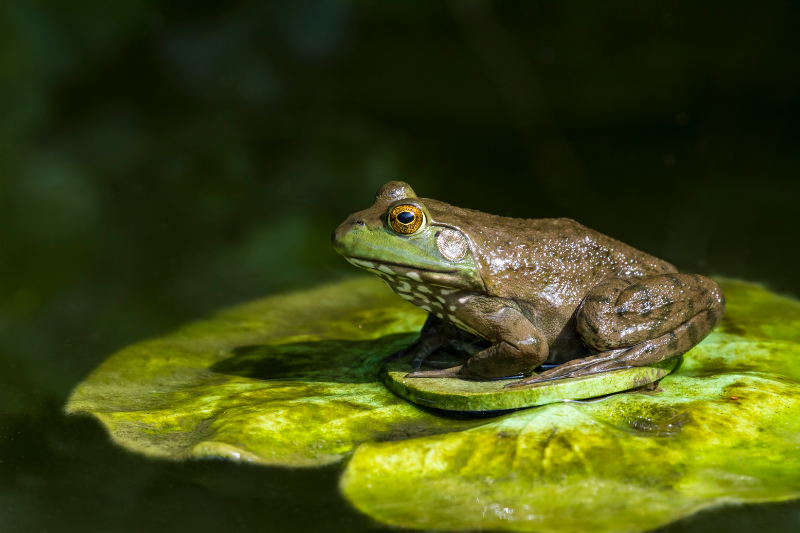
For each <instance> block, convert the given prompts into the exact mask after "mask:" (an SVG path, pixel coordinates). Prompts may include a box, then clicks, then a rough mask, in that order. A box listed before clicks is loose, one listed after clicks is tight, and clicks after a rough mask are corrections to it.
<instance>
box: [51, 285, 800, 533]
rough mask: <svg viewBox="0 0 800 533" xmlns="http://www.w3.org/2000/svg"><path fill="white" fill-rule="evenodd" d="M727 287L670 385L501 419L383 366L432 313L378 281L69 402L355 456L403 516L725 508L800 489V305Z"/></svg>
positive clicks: (371, 497) (84, 408) (88, 384)
mask: <svg viewBox="0 0 800 533" xmlns="http://www.w3.org/2000/svg"><path fill="white" fill-rule="evenodd" d="M721 283H722V284H723V289H724V290H725V294H726V297H727V300H728V312H727V314H726V316H725V318H724V320H723V323H722V325H721V327H720V328H719V329H718V330H717V331H715V332H714V333H713V334H712V335H710V336H709V337H708V338H707V339H706V340H704V341H703V342H702V343H701V344H700V345H699V346H697V347H696V348H695V349H693V350H692V351H691V352H689V353H688V354H686V355H685V357H684V361H683V363H682V365H681V366H680V368H679V369H677V370H676V371H674V372H673V373H672V374H670V375H668V376H666V377H664V378H663V379H661V381H660V382H659V386H660V389H656V390H639V391H635V392H631V393H621V394H615V395H611V396H607V397H603V398H598V399H594V400H585V401H569V402H559V403H554V404H548V405H543V406H540V407H534V408H530V409H526V410H521V411H515V412H511V413H506V414H504V415H502V416H498V417H495V418H480V419H468V420H463V419H451V418H446V417H443V416H440V415H437V414H435V413H434V412H431V411H429V410H424V409H421V408H419V407H417V406H415V405H413V404H411V403H408V402H406V401H404V400H402V399H401V398H399V397H398V396H396V395H395V394H393V393H392V392H390V391H389V390H388V389H387V388H386V387H385V386H384V385H383V384H382V383H381V382H380V380H379V369H380V365H381V362H382V361H383V360H384V359H385V356H386V355H388V354H390V353H392V352H394V351H395V350H397V349H399V348H401V347H403V346H406V345H407V344H408V343H410V342H411V341H412V340H413V339H414V338H415V337H416V334H417V331H418V330H419V328H420V327H421V326H422V323H423V321H424V318H425V313H423V312H422V311H420V310H419V309H417V308H415V307H413V306H412V305H410V304H408V303H406V302H405V301H403V300H402V299H400V298H397V297H396V295H394V294H393V293H391V292H390V291H389V290H388V289H386V288H385V287H384V286H383V285H382V284H381V283H380V281H379V280H377V279H372V278H370V279H361V280H356V281H351V282H347V283H342V284H338V285H332V286H328V287H323V288H320V289H315V290H312V291H305V292H300V293H296V294H290V295H286V296H278V297H272V298H267V299H264V300H261V301H257V302H253V303H251V304H247V305H243V306H240V307H237V308H234V309H231V310H227V311H224V312H222V313H220V314H219V315H217V316H216V317H214V318H212V319H211V320H208V321H205V322H200V323H196V324H191V325H188V326H186V327H184V328H182V329H181V330H179V331H177V332H176V333H174V334H172V335H168V336H165V337H162V338H159V339H154V340H151V341H147V342H143V343H140V344H137V345H134V346H131V347H129V348H126V349H124V350H122V351H120V352H119V353H117V354H115V355H113V356H112V357H110V358H109V359H108V360H107V361H105V362H104V363H103V364H102V365H101V366H100V367H99V368H97V370H95V371H94V372H93V373H92V374H91V375H90V376H89V377H88V378H87V379H86V380H85V381H84V382H83V383H81V384H80V385H78V387H76V389H75V390H74V391H73V394H72V396H71V398H70V400H69V403H68V405H67V411H68V412H71V413H86V414H91V415H93V416H95V417H96V418H97V419H99V420H100V421H101V423H102V424H103V425H104V426H105V427H106V428H107V429H108V431H109V433H110V435H111V437H112V438H113V439H114V440H115V441H116V442H118V443H119V444H121V445H122V446H124V447H126V448H128V449H131V450H135V451H138V452H141V453H144V454H147V455H151V456H157V457H164V458H170V459H184V458H190V457H224V458H228V459H230V460H234V461H252V462H257V463H262V464H271V465H285V466H314V465H323V464H328V463H332V462H335V461H339V460H341V459H342V458H345V457H351V458H350V461H349V462H348V463H347V466H346V470H345V472H344V475H343V477H342V482H341V487H342V490H343V493H344V494H345V496H346V497H347V498H348V499H349V500H350V501H351V502H352V503H353V504H354V505H355V506H356V507H357V508H358V509H360V510H362V511H363V512H365V513H367V514H368V515H370V516H372V517H374V518H375V519H377V520H379V521H381V522H385V523H388V524H395V525H401V526H408V527H414V528H421V529H431V528H436V529H459V530H463V529H471V530H475V529H495V530H509V531H539V532H548V531H552V532H571V531H585V530H592V531H598V532H605V531H630V532H633V531H644V530H648V529H652V528H654V527H657V526H659V525H661V524H665V523H667V522H670V521H673V520H675V519H677V518H680V517H683V516H686V515H687V514H690V513H692V512H694V511H697V510H699V509H702V508H705V507H708V506H712V505H718V504H722V503H731V502H758V501H776V500H783V499H788V498H794V497H798V496H800V304H798V302H796V301H794V300H790V299H787V298H781V297H779V296H776V295H774V294H771V293H769V292H768V291H766V290H764V289H762V288H760V287H758V286H755V285H750V284H746V283H740V282H733V281H725V280H722V281H721ZM564 383H566V382H564ZM353 452H355V453H353Z"/></svg>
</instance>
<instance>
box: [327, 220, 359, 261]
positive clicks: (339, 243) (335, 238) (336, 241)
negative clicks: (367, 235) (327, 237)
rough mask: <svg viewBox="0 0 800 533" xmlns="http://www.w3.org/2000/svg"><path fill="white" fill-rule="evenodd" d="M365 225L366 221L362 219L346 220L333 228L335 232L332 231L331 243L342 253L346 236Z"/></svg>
mask: <svg viewBox="0 0 800 533" xmlns="http://www.w3.org/2000/svg"><path fill="white" fill-rule="evenodd" d="M364 226H366V223H365V222H364V221H363V220H362V219H358V220H355V221H352V222H351V221H350V220H346V221H345V222H343V223H341V224H339V227H338V228H336V229H335V230H333V233H331V244H332V245H333V247H334V248H336V250H337V251H339V252H340V253H341V251H342V247H343V246H344V241H345V238H346V236H347V235H348V234H349V233H350V232H351V231H353V230H356V229H360V228H363V227H364Z"/></svg>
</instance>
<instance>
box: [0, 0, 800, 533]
mask: <svg viewBox="0 0 800 533" xmlns="http://www.w3.org/2000/svg"><path fill="white" fill-rule="evenodd" d="M798 22H800V5H798V4H796V3H794V2H777V1H762V2H755V1H748V2H739V3H727V2H716V1H710V2H703V3H702V4H699V3H697V2H690V1H684V2H676V1H654V2H647V3H644V4H642V3H636V2H621V1H613V2H602V3H597V2H590V1H588V0H585V1H582V2H578V1H575V2H533V1H523V2H494V3H479V2H471V1H464V2H453V3H440V2H404V3H379V2H359V3H351V2H334V1H329V2H282V3H272V2H227V3H217V4H213V3H209V2H176V1H172V2H159V1H155V0H149V1H144V0H126V1H119V2H101V1H99V0H92V1H89V0H81V1H73V2H68V3H57V2H47V1H29V0H6V1H4V2H2V3H0V286H1V287H2V290H0V530H2V531H54V532H57V531H162V530H163V531H167V530H169V531H181V530H187V531H188V530H191V531H221V530H225V531H263V530H268V531H278V530H281V531H289V530H301V531H306V530H320V531H331V530H368V529H371V528H376V529H377V528H380V526H379V525H378V524H375V523H373V522H371V521H370V520H369V519H368V518H366V517H363V516H361V515H359V514H358V513H356V512H355V511H354V510H352V509H351V508H350V507H349V506H348V505H347V504H346V503H345V502H344V501H343V499H342V498H341V496H339V494H338V492H337V490H336V483H337V480H338V476H339V472H340V467H330V468H324V469H312V470H291V471H290V470H282V469H270V468H254V467H247V466H239V465H232V464H228V463H223V462H213V461H205V462H190V463H184V464H173V463H166V462H159V461H151V460H146V459H143V458H141V457H139V456H135V455H131V454H128V453H126V452H124V451H122V450H120V449H118V448H116V447H114V446H113V445H111V444H110V443H109V441H108V439H107V438H106V436H105V435H104V433H103V431H102V430H101V429H100V428H99V427H98V425H97V424H95V423H94V422H92V421H91V420H88V419H76V418H65V417H63V416H61V415H60V409H61V407H62V406H63V403H64V400H65V398H66V395H67V394H68V392H69V391H70V389H71V388H72V387H73V386H74V385H75V384H76V383H77V382H78V381H80V379H82V377H83V376H85V375H86V374H87V373H88V372H89V371H91V369H93V368H94V367H95V366H97V365H98V364H99V363H100V362H101V361H102V360H103V359H104V358H105V357H106V356H107V355H108V354H110V353H112V352H114V351H115V350H117V349H119V348H121V347H123V346H125V345H127V344H129V343H132V342H136V341H138V340H141V339H144V338H147V337H151V336H155V335H159V334H163V333H165V332H168V331H170V330H172V329H173V328H175V327H177V326H178V325H179V324H181V323H183V322H185V321H187V320H192V319H196V318H199V317H202V316H204V315H206V314H207V313H209V312H211V311H212V310H214V309H217V308H219V307H222V306H226V305H230V304H234V303H237V302H241V301H246V300H248V299H253V298H257V297H260V296H263V295H266V294H270V293H275V292H281V291H288V290H293V289H297V288H302V287H307V286H312V285H315V284H317V283H321V282H326V281H332V280H337V279H341V278H342V277H344V276H347V275H349V274H352V273H353V268H352V267H351V266H350V265H348V264H346V263H345V262H344V261H343V260H341V258H340V257H338V256H337V255H336V254H335V253H334V252H333V250H332V249H331V248H330V246H329V244H328V236H329V234H330V231H331V230H332V229H333V228H334V227H335V226H336V225H337V224H338V223H339V222H340V221H341V220H342V219H343V218H344V217H345V216H346V215H347V214H349V213H351V212H354V211H357V210H360V209H363V208H364V207H366V206H368V205H369V204H370V203H371V201H372V195H373V194H374V191H375V190H376V189H377V188H378V186H380V185H381V184H383V183H384V182H386V181H389V180H392V179H402V180H405V181H408V182H409V183H410V184H411V185H412V186H413V187H414V188H415V189H416V191H417V192H418V193H419V194H420V195H421V196H426V197H434V198H437V199H440V200H444V201H447V202H449V203H452V204H455V205H459V206H463V207H470V208H475V209H480V210H483V211H488V212H492V213H496V214H502V215H510V216H524V217H550V216H567V217H571V218H575V219H576V220H578V221H580V222H582V223H584V224H586V225H588V226H590V227H593V228H595V229H597V230H600V231H602V232H604V233H607V234H609V235H612V236H614V237H616V238H618V239H620V240H622V241H625V242H627V243H629V244H631V245H634V246H636V247H638V248H641V249H643V250H645V251H648V252H650V253H653V254H655V255H657V256H660V257H662V258H664V259H667V260H669V261H671V262H673V263H675V264H676V265H677V266H679V267H680V268H681V269H684V270H687V271H694V272H699V273H705V274H721V275H728V276H736V277H741V278H746V279H749V280H755V281H761V282H763V283H765V284H766V285H767V286H769V287H770V288H772V289H773V290H775V291H777V292H781V293H787V294H794V295H800V278H798V276H797V274H796V272H797V267H796V265H797V261H798V259H800V257H798V251H797V250H798V242H799V241H800V239H798V237H800V224H798V222H797V205H798V200H800V150H798V147H800V126H798V125H800V99H799V98H798V96H800V68H799V66H798V60H797V57H798V52H800V33H798V32H797V31H796V28H797V25H798ZM798 524H800V504H798V503H796V502H794V503H792V502H790V503H784V504H769V505H759V506H742V507H733V508H731V507H728V508H723V509H720V510H716V511H709V512H706V513H702V514H700V515H698V516H696V517H693V518H690V519H687V520H686V521H683V522H680V523H676V524H673V525H672V526H670V527H669V528H667V531H670V532H688V531H691V532H701V531H731V532H751V531H752V532H755V531H763V530H769V531H787V532H788V531H796V530H797V528H798Z"/></svg>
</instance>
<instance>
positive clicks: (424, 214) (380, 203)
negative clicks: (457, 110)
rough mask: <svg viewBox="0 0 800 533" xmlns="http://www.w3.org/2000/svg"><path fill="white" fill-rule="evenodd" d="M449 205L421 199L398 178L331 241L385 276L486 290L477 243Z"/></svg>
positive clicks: (356, 261)
mask: <svg viewBox="0 0 800 533" xmlns="http://www.w3.org/2000/svg"><path fill="white" fill-rule="evenodd" d="M448 209H453V208H451V207H450V206H448V205H447V204H443V203H441V202H437V201H435V200H428V199H425V198H417V195H416V194H414V191H413V190H412V189H411V187H409V186H408V185H407V184H406V183H403V182H402V181H392V182H389V183H387V184H386V185H384V186H383V187H381V188H380V189H379V190H378V192H377V193H376V194H375V203H374V204H373V205H372V207H370V208H369V209H365V210H364V211H359V212H358V213H354V214H352V215H350V216H349V217H348V218H347V220H345V221H344V222H342V224H341V225H340V226H339V227H338V228H336V231H334V232H333V235H331V242H332V243H333V246H334V248H336V251H337V252H339V253H340V254H342V255H343V256H344V257H345V259H347V260H348V261H349V262H350V263H352V264H354V265H356V266H358V267H361V268H364V269H367V270H369V271H370V272H373V273H374V274H377V275H379V276H381V277H386V276H389V277H397V276H400V277H404V278H409V279H411V280H414V281H419V282H423V283H430V284H432V285H438V286H442V287H452V288H457V289H467V290H476V289H480V288H481V287H483V282H482V281H481V277H480V275H479V273H478V269H477V268H476V266H475V260H474V258H473V250H474V247H473V245H472V243H471V242H470V239H469V237H468V236H467V235H466V234H465V232H464V231H462V230H461V229H460V228H459V227H458V225H456V224H454V223H453V222H454V221H451V220H447V218H448V217H447V212H448ZM432 211H433V212H434V213H435V214H436V217H434V216H432V215H431V212H432Z"/></svg>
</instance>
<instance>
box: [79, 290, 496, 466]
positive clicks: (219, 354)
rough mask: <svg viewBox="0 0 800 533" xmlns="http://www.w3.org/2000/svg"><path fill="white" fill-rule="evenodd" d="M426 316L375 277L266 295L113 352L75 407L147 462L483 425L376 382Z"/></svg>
mask: <svg viewBox="0 0 800 533" xmlns="http://www.w3.org/2000/svg"><path fill="white" fill-rule="evenodd" d="M425 315H426V314H425V313H424V312H423V311H421V310H419V309H418V308H416V307H414V306H412V305H410V304H408V303H406V302H405V301H404V300H401V299H400V298H398V297H397V296H396V295H394V293H392V292H391V291H389V290H388V289H387V288H386V287H385V286H384V285H383V284H382V283H381V282H380V281H379V280H378V279H377V278H376V279H371V278H370V279H364V280H358V281H352V282H347V283H341V284H339V285H333V286H328V287H323V288H320V289H316V290H311V291H306V292H301V293H297V294H293V295H287V296H278V297H272V298H267V299H264V300H260V301H257V302H253V303H250V304H247V305H243V306H241V307H237V308H234V309H230V310H227V311H224V312H222V313H220V314H219V315H217V316H216V317H214V318H213V319H211V320H209V321H206V322H199V323H196V324H191V325H188V326H186V327H184V328H182V329H180V330H179V331H177V332H176V333H174V334H172V335H169V336H166V337H163V338H160V339H155V340H151V341H147V342H143V343H140V344H136V345H134V346H131V347H129V348H126V349H124V350H122V351H121V352H119V353H117V354H115V355H113V356H112V357H110V358H109V359H108V360H107V361H105V362H104V363H103V364H102V365H101V366H100V367H99V368H97V369H96V370H95V371H94V372H93V373H92V374H91V375H90V376H89V377H88V378H87V379H86V380H85V381H84V382H83V383H81V384H80V385H78V386H77V387H76V389H75V390H74V391H73V393H72V395H71V397H70V399H69V402H68V403H67V407H66V410H67V412H69V413H87V414H91V415H94V416H95V417H97V418H98V419H99V420H100V422H101V423H102V424H103V425H104V426H105V427H106V428H107V429H108V431H109V433H110V435H111V437H112V439H114V440H115V441H116V442H118V443H119V444H121V445H122V446H124V447H125V448H128V449H131V450H135V451H137V452H141V453H144V454H147V455H151V456H158V457H165V458H171V459H184V458H189V457H225V458H229V459H233V460H239V461H251V462H257V463H263V464H272V465H285V466H314V465H323V464H328V463H331V462H335V461H338V460H340V459H342V458H343V457H345V456H347V455H348V454H350V453H351V452H352V451H353V450H354V449H355V448H356V446H358V445H359V444H360V443H361V442H364V441H370V440H390V439H403V438H407V437H409V436H418V435H426V434H434V433H439V432H442V431H452V430H457V429H463V428H468V427H474V426H476V425H479V424H480V423H481V422H480V421H469V420H448V419H446V418H441V417H437V416H433V415H431V414H428V413H426V412H423V411H421V410H419V409H417V408H416V407H413V406H412V405H410V404H408V403H407V402H405V401H403V400H401V399H400V398H398V397H396V396H395V395H393V394H391V393H390V392H388V391H387V390H386V388H385V387H384V386H383V384H381V383H380V381H379V380H378V377H377V373H378V369H379V366H380V363H381V361H382V360H383V359H384V358H385V356H387V355H388V354H391V353H392V352H394V351H396V350H399V349H400V348H402V347H404V346H406V345H408V344H410V343H411V342H412V341H413V340H414V339H415V338H416V336H417V332H418V330H419V329H420V328H421V326H422V324H423V322H424V321H425Z"/></svg>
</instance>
